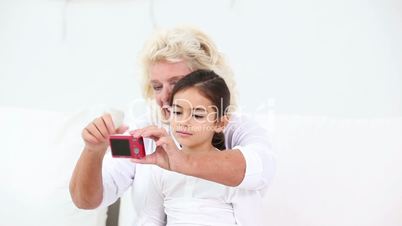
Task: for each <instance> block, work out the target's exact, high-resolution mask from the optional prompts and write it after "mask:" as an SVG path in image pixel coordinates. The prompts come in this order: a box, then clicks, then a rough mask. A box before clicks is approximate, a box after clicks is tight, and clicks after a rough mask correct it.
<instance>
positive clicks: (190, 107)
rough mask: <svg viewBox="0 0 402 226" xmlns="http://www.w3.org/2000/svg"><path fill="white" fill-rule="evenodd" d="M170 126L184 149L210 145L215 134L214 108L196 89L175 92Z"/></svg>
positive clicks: (216, 128)
mask: <svg viewBox="0 0 402 226" xmlns="http://www.w3.org/2000/svg"><path fill="white" fill-rule="evenodd" d="M170 125H171V126H172V129H173V133H174V136H175V137H176V139H177V141H178V142H179V143H180V144H181V145H183V146H185V147H189V148H191V147H195V146H200V145H205V144H207V143H208V144H211V141H212V137H213V135H214V133H215V132H219V131H217V130H218V127H217V123H216V107H215V106H214V105H213V104H212V103H211V101H210V100H209V99H207V98H205V97H204V96H203V95H201V94H200V93H199V91H198V90H197V88H188V89H185V90H182V91H179V92H177V93H176V94H175V95H174V98H173V104H172V108H171V117H170Z"/></svg>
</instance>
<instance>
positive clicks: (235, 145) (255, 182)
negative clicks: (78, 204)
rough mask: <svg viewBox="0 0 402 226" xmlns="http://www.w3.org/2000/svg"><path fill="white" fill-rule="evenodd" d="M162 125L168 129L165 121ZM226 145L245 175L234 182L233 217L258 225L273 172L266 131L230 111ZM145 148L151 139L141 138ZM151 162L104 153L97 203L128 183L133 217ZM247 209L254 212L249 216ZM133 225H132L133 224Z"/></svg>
mask: <svg viewBox="0 0 402 226" xmlns="http://www.w3.org/2000/svg"><path fill="white" fill-rule="evenodd" d="M126 124H128V125H129V126H130V129H135V128H143V127H145V126H148V125H151V124H153V125H161V126H164V125H163V124H161V123H160V121H157V120H155V118H153V117H148V118H147V119H145V120H141V121H138V120H131V121H130V120H129V121H128V122H126ZM164 127H165V129H167V130H169V127H168V126H167V125H165V126H164ZM224 134H225V144H226V148H227V149H239V150H240V151H241V152H242V154H243V156H244V158H245V161H246V172H245V177H244V179H243V181H242V182H241V184H240V185H239V186H237V187H236V188H237V191H236V193H235V199H233V200H236V201H235V202H234V203H233V206H234V207H236V208H237V211H238V213H241V214H240V215H239V214H237V215H236V221H237V222H239V223H240V225H250V226H258V225H260V223H259V222H262V220H260V218H261V217H262V216H263V213H259V211H261V210H262V208H261V206H260V204H259V203H260V201H261V199H262V196H263V195H264V193H265V191H266V189H267V188H268V185H269V183H270V181H271V180H272V178H273V176H274V171H275V158H274V153H273V151H272V148H271V146H270V142H269V137H268V135H267V131H266V130H265V129H264V128H262V127H261V126H259V125H258V123H257V122H254V121H252V120H250V119H249V118H247V117H246V116H240V115H236V114H233V115H232V117H231V120H230V122H229V123H228V125H227V127H226V128H225V130H224ZM144 143H145V149H146V152H147V153H148V154H149V153H152V152H153V151H154V150H155V147H156V146H155V142H153V141H152V140H149V139H144ZM150 168H151V166H149V165H141V164H134V163H132V162H131V161H130V160H128V159H114V158H111V156H110V155H107V156H106V157H105V159H104V162H103V167H102V179H103V201H102V204H101V206H107V205H110V204H112V203H113V202H115V201H116V200H117V199H118V198H119V197H120V196H121V195H122V194H123V193H124V192H125V191H126V190H127V189H128V188H129V187H130V186H132V188H133V189H132V198H133V203H134V208H135V213H133V216H134V219H138V218H139V217H141V216H140V213H141V212H142V210H143V209H144V206H145V203H146V200H147V197H148V190H149V188H150V186H151V185H150V181H151V180H150V178H151V173H150V172H151V170H150ZM248 213H256V214H255V217H254V218H253V219H251V218H250V217H248ZM134 226H135V225H134Z"/></svg>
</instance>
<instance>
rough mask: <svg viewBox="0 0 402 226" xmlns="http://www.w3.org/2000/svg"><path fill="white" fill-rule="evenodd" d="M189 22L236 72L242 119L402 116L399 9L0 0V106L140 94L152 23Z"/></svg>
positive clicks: (110, 101) (284, 1)
mask: <svg viewBox="0 0 402 226" xmlns="http://www.w3.org/2000/svg"><path fill="white" fill-rule="evenodd" d="M176 24H193V25H196V26H199V27H201V28H202V29H204V30H205V31H206V32H208V33H209V34H210V35H211V36H212V37H213V38H214V39H215V40H216V42H217V44H218V46H219V47H220V48H221V50H222V52H224V53H225V54H226V55H227V57H228V60H229V61H230V63H231V65H232V66H233V68H234V70H235V72H236V75H237V78H236V79H237V81H238V84H239V92H240V94H241V97H240V99H241V100H240V101H241V102H240V103H241V106H242V108H243V110H245V111H256V110H258V109H259V110H260V111H264V110H266V109H268V108H270V109H274V110H275V111H276V112H277V113H287V114H305V115H329V116H346V117H380V116H400V115H402V104H401V103H402V78H401V77H402V41H401V40H402V29H401V27H402V3H401V1H398V0H377V1H374V0H372V1H363V0H341V1H328V0H327V1H313V0H307V1H297V0H281V1H256V0H254V1H235V0H233V1H212V0H208V1H178V0H173V1H169V2H168V1H162V0H159V1H145V0H137V1H134V0H132V1H128V0H126V1H105V0H104V1H95V0H92V1H89V0H87V1H78V0H74V1H68V2H67V3H66V2H64V1H45V0H36V1H27V0H19V1H9V0H0V105H2V106H16V107H27V108H40V109H50V110H59V111H71V110H76V109H77V108H82V107H85V106H88V105H97V104H100V105H107V106H110V105H112V106H117V107H119V106H123V105H125V104H126V103H128V102H129V101H130V100H132V99H134V98H139V97H140V92H139V86H138V85H137V84H136V83H137V80H136V75H137V69H138V67H137V65H136V59H137V56H138V51H139V50H140V48H141V46H142V44H143V43H144V41H145V39H146V38H147V37H148V36H149V34H150V33H151V31H152V29H153V26H154V25H157V26H160V27H165V26H174V25H176Z"/></svg>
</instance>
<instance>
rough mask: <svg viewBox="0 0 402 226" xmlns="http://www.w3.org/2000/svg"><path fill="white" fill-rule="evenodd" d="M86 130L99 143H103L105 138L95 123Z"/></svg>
mask: <svg viewBox="0 0 402 226" xmlns="http://www.w3.org/2000/svg"><path fill="white" fill-rule="evenodd" d="M86 129H87V130H88V132H89V133H90V134H92V136H94V137H95V138H96V139H97V140H98V141H99V142H102V141H103V140H104V137H103V135H102V133H101V132H100V131H99V129H98V127H96V125H95V123H94V122H92V123H90V124H89V125H88V126H87V127H86Z"/></svg>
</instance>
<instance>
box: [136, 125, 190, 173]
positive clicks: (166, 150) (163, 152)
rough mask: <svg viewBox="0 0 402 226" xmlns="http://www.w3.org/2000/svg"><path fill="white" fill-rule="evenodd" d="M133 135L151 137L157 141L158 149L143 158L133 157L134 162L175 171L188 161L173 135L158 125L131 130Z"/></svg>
mask: <svg viewBox="0 0 402 226" xmlns="http://www.w3.org/2000/svg"><path fill="white" fill-rule="evenodd" d="M130 134H131V135H132V136H133V137H140V136H142V137H144V138H151V139H153V140H154V141H155V142H156V150H155V152H154V153H152V154H150V155H146V156H145V157H144V158H142V159H132V160H131V161H132V162H135V163H141V164H154V165H157V166H159V167H161V168H163V169H166V170H171V171H175V172H179V171H180V167H183V166H184V165H185V164H186V163H187V156H186V154H184V153H183V152H181V151H180V150H179V149H178V148H177V146H176V144H175V143H174V141H173V139H172V137H171V136H170V135H169V134H168V133H167V132H166V130H165V129H163V128H159V127H156V126H148V127H145V128H143V129H138V130H134V131H131V132H130Z"/></svg>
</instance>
